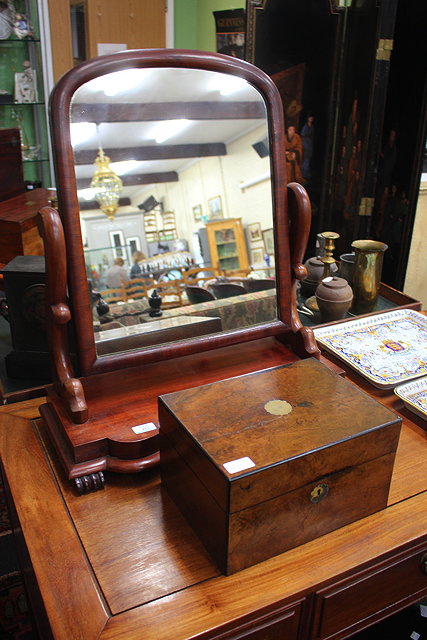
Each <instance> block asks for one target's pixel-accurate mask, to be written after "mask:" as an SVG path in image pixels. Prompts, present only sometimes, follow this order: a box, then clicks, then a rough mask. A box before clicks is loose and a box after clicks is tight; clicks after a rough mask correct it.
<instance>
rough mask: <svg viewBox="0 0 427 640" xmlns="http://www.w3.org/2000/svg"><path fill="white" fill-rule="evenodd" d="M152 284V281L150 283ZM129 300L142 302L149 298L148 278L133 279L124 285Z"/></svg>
mask: <svg viewBox="0 0 427 640" xmlns="http://www.w3.org/2000/svg"><path fill="white" fill-rule="evenodd" d="M149 282H150V283H151V279H150V281H149ZM124 287H125V291H126V295H127V298H128V300H129V298H132V299H133V300H140V299H141V298H146V297H147V279H146V278H133V279H132V280H128V281H127V282H125V283H124Z"/></svg>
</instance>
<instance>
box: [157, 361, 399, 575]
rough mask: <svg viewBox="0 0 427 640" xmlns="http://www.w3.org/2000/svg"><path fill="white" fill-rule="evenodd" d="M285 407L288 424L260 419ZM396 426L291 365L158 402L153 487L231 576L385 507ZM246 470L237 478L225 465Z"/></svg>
mask: <svg viewBox="0 0 427 640" xmlns="http://www.w3.org/2000/svg"><path fill="white" fill-rule="evenodd" d="M283 400H285V401H286V403H287V406H288V412H287V413H286V415H278V414H277V413H272V412H269V408H268V406H269V405H270V404H274V403H275V404H277V403H278V402H280V401H283ZM400 427H401V420H400V418H399V417H398V416H396V414H395V413H394V412H392V411H390V410H389V409H386V408H385V407H383V405H382V404H381V403H379V402H376V401H374V400H373V399H372V398H370V397H369V396H368V395H367V394H365V393H362V392H360V390H358V389H357V388H356V387H355V386H354V385H353V384H351V383H350V382H348V381H347V380H344V379H342V378H340V377H339V376H337V375H336V374H335V373H333V372H331V371H330V370H329V369H328V368H327V367H326V366H325V365H324V364H322V363H320V362H318V361H317V360H316V359H314V358H310V359H305V360H299V361H297V362H294V363H292V364H289V365H287V366H284V367H275V368H273V369H269V370H268V371H260V372H256V373H252V374H250V375H245V376H238V377H235V378H233V379H231V380H224V381H222V382H217V383H214V384H209V385H204V386H202V387H196V388H193V389H187V390H185V391H180V392H175V393H169V394H167V395H165V396H161V397H160V398H159V431H160V461H161V464H160V467H161V477H162V482H163V484H164V486H165V488H166V489H167V491H168V493H169V495H170V496H171V497H172V498H173V500H174V501H175V503H176V504H177V505H178V507H179V508H180V510H181V511H182V513H183V514H184V515H185V517H186V518H187V520H188V521H189V522H190V523H191V524H192V526H193V527H194V529H195V531H196V532H197V533H198V535H199V536H200V538H201V539H202V540H203V541H204V543H205V545H206V548H207V549H208V550H209V551H210V553H211V554H212V557H213V558H214V559H215V561H216V563H217V565H218V566H219V567H220V569H221V571H222V572H223V573H227V574H230V573H234V572H235V571H239V570H241V569H243V568H245V567H248V566H250V565H252V564H255V563H257V562H260V561H261V560H265V559H267V558H270V557H271V556H273V555H277V554H278V553H282V552H283V551H285V550H287V549H291V548H293V547H295V546H298V545H300V544H302V543H303V542H307V541H309V540H312V539H314V538H318V537H319V536H321V535H322V534H324V533H327V532H329V531H332V530H333V529H336V528H337V527H341V526H343V525H344V524H348V523H349V522H353V521H354V520H357V519H358V518H362V517H365V516H367V515H369V514H371V513H374V512H375V511H378V510H380V509H382V508H384V507H385V506H386V504H387V497H388V491H389V485H390V479H391V474H392V469H393V463H394V454H395V451H396V447H397V442H398V440H399V434H400ZM245 459H246V460H248V459H249V461H250V463H251V464H250V465H248V464H246V466H245V467H244V469H243V470H240V472H237V470H235V469H233V470H231V469H230V470H229V469H228V467H227V466H226V465H227V463H228V464H230V467H231V465H232V463H231V462H230V461H236V460H245ZM319 496H320V498H319ZM302 522H303V523H304V526H303V527H301V523H302ZM279 531H280V535H278V532H279Z"/></svg>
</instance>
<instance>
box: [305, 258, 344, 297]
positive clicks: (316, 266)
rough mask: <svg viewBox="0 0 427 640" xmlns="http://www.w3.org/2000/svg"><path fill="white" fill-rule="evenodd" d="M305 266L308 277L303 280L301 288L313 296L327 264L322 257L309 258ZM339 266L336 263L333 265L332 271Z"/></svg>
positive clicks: (306, 293)
mask: <svg viewBox="0 0 427 640" xmlns="http://www.w3.org/2000/svg"><path fill="white" fill-rule="evenodd" d="M304 266H305V268H306V269H307V278H306V279H305V280H302V281H301V289H302V291H303V293H304V294H305V295H307V296H312V295H313V294H314V293H315V292H316V289H317V286H318V284H319V282H320V281H321V279H322V276H323V271H324V269H325V265H324V264H323V262H322V261H321V259H320V257H315V256H314V257H313V258H309V259H308V260H306V261H305V262H304ZM337 269H338V267H337V265H336V264H335V263H334V264H332V265H331V271H337Z"/></svg>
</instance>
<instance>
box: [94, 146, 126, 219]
mask: <svg viewBox="0 0 427 640" xmlns="http://www.w3.org/2000/svg"><path fill="white" fill-rule="evenodd" d="M95 164H96V166H97V169H96V171H95V173H94V174H93V178H92V182H91V183H90V188H91V189H93V190H94V192H95V200H96V201H97V203H98V204H99V206H100V208H101V211H102V212H103V213H105V215H106V216H108V218H109V220H111V221H112V220H114V216H115V214H116V211H117V209H118V206H119V197H120V194H121V192H122V188H123V182H122V181H121V180H120V178H119V176H118V175H116V174H115V173H114V171H113V170H112V169H111V167H110V158H109V157H108V156H106V155H105V153H104V151H103V149H102V147H99V151H98V155H97V157H96V160H95Z"/></svg>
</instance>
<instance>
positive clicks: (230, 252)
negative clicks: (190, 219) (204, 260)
mask: <svg viewBox="0 0 427 640" xmlns="http://www.w3.org/2000/svg"><path fill="white" fill-rule="evenodd" d="M206 230H207V233H208V242H209V251H210V255H211V262H212V266H213V267H214V268H215V269H218V271H219V273H220V274H225V273H229V272H230V271H240V270H245V269H249V261H248V252H247V250H246V242H245V234H244V231H243V225H242V220H241V218H229V219H228V220H218V221H215V222H208V223H207V224H206Z"/></svg>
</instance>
